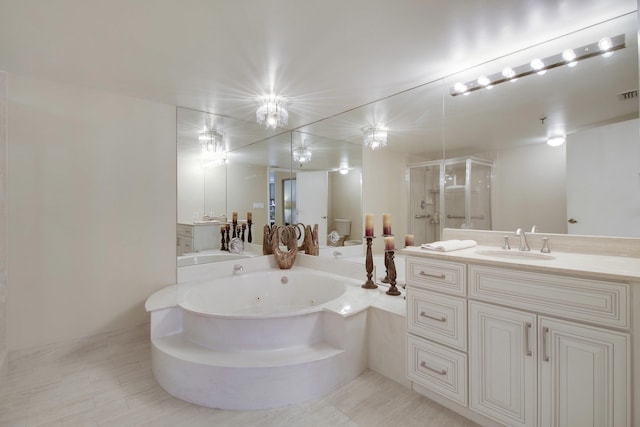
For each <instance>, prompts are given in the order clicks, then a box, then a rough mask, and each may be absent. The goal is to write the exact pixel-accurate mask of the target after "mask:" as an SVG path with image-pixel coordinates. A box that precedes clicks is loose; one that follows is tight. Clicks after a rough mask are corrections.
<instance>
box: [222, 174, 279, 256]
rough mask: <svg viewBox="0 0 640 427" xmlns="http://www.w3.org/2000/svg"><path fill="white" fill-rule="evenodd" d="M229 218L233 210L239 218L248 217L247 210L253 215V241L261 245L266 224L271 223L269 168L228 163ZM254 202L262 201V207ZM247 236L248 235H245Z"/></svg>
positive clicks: (244, 218) (229, 218)
mask: <svg viewBox="0 0 640 427" xmlns="http://www.w3.org/2000/svg"><path fill="white" fill-rule="evenodd" d="M227 182H228V185H227V218H228V220H229V221H231V219H232V218H231V216H232V214H233V212H237V213H238V219H239V220H246V219H247V212H251V213H252V215H253V226H252V227H251V234H252V237H253V241H252V243H254V244H258V245H261V244H262V237H263V232H264V225H265V224H268V223H269V168H267V167H266V166H256V165H247V164H242V163H240V164H236V163H229V164H228V165H227ZM254 203H262V205H263V207H262V208H254V207H253V204H254ZM245 237H247V236H245Z"/></svg>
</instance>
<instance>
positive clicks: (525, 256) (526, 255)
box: [476, 249, 555, 261]
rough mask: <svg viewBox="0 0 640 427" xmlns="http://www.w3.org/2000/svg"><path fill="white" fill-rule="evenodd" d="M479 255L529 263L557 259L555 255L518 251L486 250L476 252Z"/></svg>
mask: <svg viewBox="0 0 640 427" xmlns="http://www.w3.org/2000/svg"><path fill="white" fill-rule="evenodd" d="M476 253H477V254H478V255H484V256H488V257H492V258H504V259H522V260H529V261H545V260H550V259H555V257H554V256H553V255H548V254H543V253H538V252H526V251H518V250H515V251H514V250H510V251H507V250H500V249H484V250H478V251H476Z"/></svg>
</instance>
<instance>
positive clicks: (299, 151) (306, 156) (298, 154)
mask: <svg viewBox="0 0 640 427" xmlns="http://www.w3.org/2000/svg"><path fill="white" fill-rule="evenodd" d="M293 161H294V162H296V163H299V164H300V165H301V166H302V165H303V164H304V163H309V162H310V161H311V147H309V146H305V145H302V144H300V145H299V146H297V147H293Z"/></svg>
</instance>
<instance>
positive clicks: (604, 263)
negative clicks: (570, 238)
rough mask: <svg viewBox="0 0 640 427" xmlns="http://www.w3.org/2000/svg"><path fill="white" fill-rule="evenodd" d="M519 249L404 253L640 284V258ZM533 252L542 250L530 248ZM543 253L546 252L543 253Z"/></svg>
mask: <svg viewBox="0 0 640 427" xmlns="http://www.w3.org/2000/svg"><path fill="white" fill-rule="evenodd" d="M483 251H489V252H494V253H497V252H503V251H504V252H505V253H509V255H510V256H513V258H502V257H499V256H494V255H483V254H482V252H483ZM517 252H518V250H517V249H511V250H510V251H506V250H502V249H500V248H496V247H492V246H476V247H473V248H468V249H461V250H456V251H450V252H439V251H433V250H428V249H422V248H420V247H418V246H416V247H409V248H405V249H401V250H399V251H398V253H400V254H403V255H405V256H415V257H421V258H429V259H438V260H443V261H450V262H463V263H471V264H476V265H486V266H495V267H505V268H517V269H519V270H526V271H532V272H538V273H551V274H563V275H573V276H582V277H585V278H589V279H597V280H612V281H623V282H630V283H635V284H637V285H640V258H634V257H624V256H607V255H592V254H580V253H568V252H552V253H550V254H549V255H550V256H551V257H553V259H528V258H517V257H518V254H517ZM531 254H532V255H533V254H540V252H537V251H531ZM540 255H543V254H540Z"/></svg>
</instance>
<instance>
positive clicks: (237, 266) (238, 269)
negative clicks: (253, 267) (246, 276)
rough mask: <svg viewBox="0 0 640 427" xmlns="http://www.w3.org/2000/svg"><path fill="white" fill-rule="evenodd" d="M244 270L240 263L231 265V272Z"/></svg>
mask: <svg viewBox="0 0 640 427" xmlns="http://www.w3.org/2000/svg"><path fill="white" fill-rule="evenodd" d="M243 271H244V267H243V266H241V265H240V264H236V265H234V266H233V274H236V273H242V272H243Z"/></svg>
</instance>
